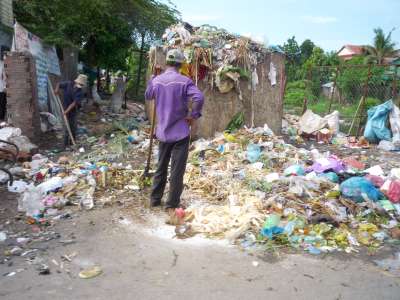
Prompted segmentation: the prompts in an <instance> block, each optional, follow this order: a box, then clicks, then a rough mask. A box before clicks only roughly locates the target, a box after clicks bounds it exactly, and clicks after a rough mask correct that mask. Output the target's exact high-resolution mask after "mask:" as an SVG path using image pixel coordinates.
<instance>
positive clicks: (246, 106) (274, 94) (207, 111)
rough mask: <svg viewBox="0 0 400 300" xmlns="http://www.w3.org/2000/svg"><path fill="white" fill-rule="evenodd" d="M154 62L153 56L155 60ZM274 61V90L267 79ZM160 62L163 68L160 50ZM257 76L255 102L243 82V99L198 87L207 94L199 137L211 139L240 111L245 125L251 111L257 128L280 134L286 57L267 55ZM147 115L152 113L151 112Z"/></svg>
mask: <svg viewBox="0 0 400 300" xmlns="http://www.w3.org/2000/svg"><path fill="white" fill-rule="evenodd" d="M153 59H154V58H153V57H152V61H154V60H153ZM271 62H272V63H273V64H274V66H275V68H276V70H277V76H276V78H277V84H276V85H275V86H274V87H272V86H271V83H270V81H269V79H268V73H269V71H270V63H271ZM157 63H159V64H161V65H163V66H164V64H165V56H164V55H163V53H162V50H161V49H160V50H159V51H157ZM257 74H258V79H259V84H258V86H257V89H256V90H255V92H254V94H253V101H252V92H251V89H250V82H249V81H246V80H241V84H240V89H241V91H242V100H240V99H239V94H238V92H237V91H236V90H232V91H231V92H229V93H227V94H221V93H220V92H219V91H218V88H217V87H215V86H214V88H211V86H210V85H209V84H208V83H206V82H200V83H199V88H200V89H201V90H202V91H203V93H204V94H205V104H204V108H203V116H202V118H200V120H199V122H198V124H197V126H196V127H197V130H196V131H197V132H196V133H197V135H198V136H200V137H211V136H213V135H214V134H215V132H218V131H223V130H224V129H225V128H226V126H227V125H228V123H229V122H230V121H231V120H232V118H233V117H234V116H235V115H236V114H237V113H238V112H244V115H245V122H246V125H248V126H251V119H252V118H251V116H252V109H254V125H255V126H263V125H264V124H265V123H267V124H268V126H269V127H270V128H271V129H272V130H273V131H274V133H275V134H280V132H281V128H282V117H283V93H282V88H283V87H282V81H283V80H282V78H283V77H284V75H285V58H284V56H283V55H281V54H279V53H268V54H266V55H265V57H264V62H263V63H262V64H259V65H258V67H257ZM252 102H253V103H254V106H253V105H252ZM252 107H253V108H252ZM148 112H149V109H148ZM148 115H150V114H149V113H148Z"/></svg>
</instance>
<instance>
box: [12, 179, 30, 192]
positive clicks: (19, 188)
mask: <svg viewBox="0 0 400 300" xmlns="http://www.w3.org/2000/svg"><path fill="white" fill-rule="evenodd" d="M27 186H28V184H27V183H26V182H25V181H22V180H17V181H14V182H13V184H12V185H10V184H8V191H9V192H10V193H23V192H25V190H26V188H27Z"/></svg>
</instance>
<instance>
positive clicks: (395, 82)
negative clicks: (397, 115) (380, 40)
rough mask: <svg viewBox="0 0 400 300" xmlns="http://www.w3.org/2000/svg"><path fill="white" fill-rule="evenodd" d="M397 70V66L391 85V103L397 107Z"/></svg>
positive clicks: (398, 102)
mask: <svg viewBox="0 0 400 300" xmlns="http://www.w3.org/2000/svg"><path fill="white" fill-rule="evenodd" d="M397 68H398V66H395V67H394V74H393V84H392V98H393V103H395V104H397V105H399V104H400V101H397V96H398V90H397Z"/></svg>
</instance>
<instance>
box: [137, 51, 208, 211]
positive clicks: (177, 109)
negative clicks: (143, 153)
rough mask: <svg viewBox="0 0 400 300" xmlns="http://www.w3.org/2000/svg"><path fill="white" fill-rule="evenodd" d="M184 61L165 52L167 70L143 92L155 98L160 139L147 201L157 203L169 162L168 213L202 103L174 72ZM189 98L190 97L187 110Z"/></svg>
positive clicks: (175, 203)
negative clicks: (193, 125) (190, 105)
mask: <svg viewBox="0 0 400 300" xmlns="http://www.w3.org/2000/svg"><path fill="white" fill-rule="evenodd" d="M184 61H185V58H184V56H183V53H182V52H181V51H180V50H177V49H173V50H170V51H168V53H167V69H166V70H165V72H164V73H163V74H161V75H158V76H156V77H154V78H152V79H151V80H150V82H149V83H148V86H147V89H146V94H145V97H146V99H147V100H153V99H154V101H155V105H156V120H157V129H156V137H157V139H158V140H159V142H160V143H159V159H158V167H157V171H156V173H155V175H154V180H153V188H152V193H151V199H150V201H151V202H150V204H151V206H153V207H154V206H159V205H161V199H162V197H163V194H164V189H165V185H166V183H167V176H168V165H169V163H170V161H171V174H170V188H169V195H168V199H167V202H166V209H167V210H168V212H169V214H170V215H171V216H172V215H174V214H175V209H176V208H178V207H179V206H180V197H181V194H182V191H183V176H184V174H185V169H186V162H187V158H188V153H189V143H190V126H191V125H192V122H193V120H195V119H198V118H200V116H201V110H202V107H203V102H204V95H203V93H202V92H201V91H200V90H199V89H198V88H197V87H196V85H195V84H194V83H193V81H192V80H191V79H190V78H188V77H186V76H183V75H181V74H180V73H179V72H178V70H179V69H180V67H181V65H182V63H183V62H184ZM189 100H192V111H191V112H190V113H189V108H188V104H189Z"/></svg>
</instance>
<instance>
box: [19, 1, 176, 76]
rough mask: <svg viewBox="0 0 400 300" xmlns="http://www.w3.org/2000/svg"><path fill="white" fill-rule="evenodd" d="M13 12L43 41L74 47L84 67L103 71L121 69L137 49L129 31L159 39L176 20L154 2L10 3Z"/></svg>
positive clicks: (132, 34)
mask: <svg viewBox="0 0 400 300" xmlns="http://www.w3.org/2000/svg"><path fill="white" fill-rule="evenodd" d="M14 11H15V16H16V18H17V20H18V21H19V22H21V23H22V24H23V25H24V26H25V27H27V28H28V29H29V30H30V31H32V32H33V33H35V34H37V35H39V36H40V37H42V38H43V39H44V40H45V41H46V42H48V43H52V44H55V45H57V46H59V47H65V46H74V47H76V48H78V49H80V51H81V58H82V59H83V61H84V62H85V63H87V64H88V65H90V66H92V67H95V66H97V67H101V68H105V69H109V70H119V69H124V66H125V64H126V58H127V56H128V55H129V51H130V50H131V49H137V48H138V46H137V44H138V40H137V38H136V36H135V32H137V31H138V30H141V31H143V28H146V29H147V33H148V36H151V37H155V36H159V35H160V32H162V31H163V30H164V29H165V27H166V26H168V25H169V24H171V23H173V22H174V21H176V20H177V17H178V13H177V11H176V10H175V9H173V8H170V6H168V5H166V4H163V3H160V2H158V1H155V0H14ZM160 20H162V22H160ZM166 20H167V21H166Z"/></svg>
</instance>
